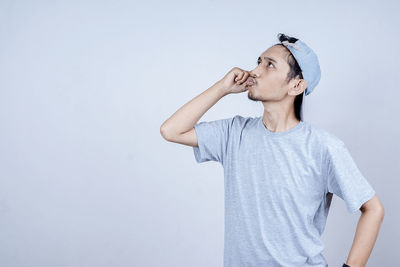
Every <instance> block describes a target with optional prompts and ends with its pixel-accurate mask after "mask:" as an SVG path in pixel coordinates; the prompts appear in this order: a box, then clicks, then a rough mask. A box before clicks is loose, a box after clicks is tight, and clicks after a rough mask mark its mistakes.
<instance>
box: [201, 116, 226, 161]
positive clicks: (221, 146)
mask: <svg viewBox="0 0 400 267" xmlns="http://www.w3.org/2000/svg"><path fill="white" fill-rule="evenodd" d="M233 119H234V118H227V119H220V120H215V121H202V122H199V123H197V124H196V125H195V126H194V129H195V131H196V135H197V143H198V147H195V146H194V147H193V153H194V156H195V159H196V161H197V163H200V162H205V161H210V160H211V161H217V162H220V163H221V164H223V160H224V158H225V154H226V150H227V146H228V140H229V134H230V130H231V127H232V122H233Z"/></svg>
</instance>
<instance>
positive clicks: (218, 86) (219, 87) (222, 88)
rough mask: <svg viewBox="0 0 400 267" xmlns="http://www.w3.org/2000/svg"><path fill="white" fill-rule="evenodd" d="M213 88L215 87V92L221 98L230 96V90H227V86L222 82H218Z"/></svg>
mask: <svg viewBox="0 0 400 267" xmlns="http://www.w3.org/2000/svg"><path fill="white" fill-rule="evenodd" d="M213 87H215V90H217V91H218V92H219V93H220V94H221V97H223V96H226V95H229V92H228V90H227V89H226V88H225V86H224V85H223V84H222V83H221V81H218V82H216V83H215V84H214V85H213Z"/></svg>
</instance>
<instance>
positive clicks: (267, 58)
mask: <svg viewBox="0 0 400 267" xmlns="http://www.w3.org/2000/svg"><path fill="white" fill-rule="evenodd" d="M264 59H265V60H271V61H272V62H275V63H276V64H278V62H277V61H276V60H275V59H273V58H270V57H264ZM259 60H261V57H258V59H257V61H259Z"/></svg>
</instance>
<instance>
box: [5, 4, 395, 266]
mask: <svg viewBox="0 0 400 267" xmlns="http://www.w3.org/2000/svg"><path fill="white" fill-rule="evenodd" d="M399 7H400V4H399V2H398V1H384V2H378V1H330V2H326V1H323V2H322V1H247V2H246V1H231V0H230V1H140V2H139V1H12V0H9V1H6V0H3V1H1V2H0V34H1V38H0V40H1V41H0V123H1V130H0V266H7V267H15V266H23V267H30V266H41V267H42V266H59V267H62V266H96V267H100V266H121V267H122V266H124V267H125V266H222V260H223V234H224V232H223V231H224V228H223V227H224V224H223V223H224V213H223V212H224V202H223V200H224V192H223V169H222V166H221V165H220V164H219V163H217V162H207V163H201V164H198V163H196V162H195V158H194V155H193V150H192V147H188V146H184V145H180V144H175V143H170V142H167V141H166V140H164V139H163V138H162V136H161V135H160V126H161V124H162V123H163V122H164V121H165V120H166V119H168V118H169V117H170V116H171V115H172V114H173V113H174V112H175V111H176V110H177V109H178V108H180V107H181V106H182V105H184V104H185V103H187V102H188V101H190V100H191V99H192V98H194V97H195V96H197V95H198V94H200V93H202V92H203V91H204V90H206V89H207V88H209V87H210V86H211V85H213V84H214V83H215V82H216V81H218V80H219V79H221V78H222V77H223V76H224V75H225V74H226V72H228V71H229V70H230V69H231V68H232V67H240V68H243V69H247V70H250V69H252V68H254V67H255V65H256V61H257V57H258V56H259V55H260V54H261V53H262V52H263V51H265V50H266V49H267V48H268V47H270V46H271V45H273V44H275V43H276V42H277V39H276V34H277V33H278V32H282V33H286V34H289V35H293V36H295V37H297V38H300V39H301V40H303V41H304V42H306V43H307V44H308V45H309V46H310V47H311V48H312V49H313V50H314V51H315V52H316V53H317V55H318V57H319V60H320V65H321V73H322V76H321V81H320V83H319V85H318V86H317V87H316V88H315V90H314V91H313V92H312V94H310V95H309V96H306V99H305V111H304V114H305V120H306V121H308V122H310V123H312V124H314V125H316V126H318V127H320V128H323V129H325V130H327V131H329V132H332V133H333V134H335V135H337V136H338V137H339V138H341V139H342V140H343V141H344V142H345V144H346V145H347V146H348V148H349V150H350V152H351V154H352V156H353V158H354V160H355V161H356V163H357V165H358V167H359V169H360V170H361V172H362V173H363V174H364V175H365V177H366V178H367V180H368V181H369V182H370V184H371V185H372V186H373V187H374V189H375V190H376V192H377V195H378V197H379V198H380V199H381V201H382V203H383V205H384V207H385V212H386V213H385V218H384V221H383V224H382V227H381V231H380V234H379V236H378V239H377V241H376V244H375V248H374V250H373V251H372V255H371V257H370V259H369V262H368V264H367V265H368V266H383V265H388V266H393V265H394V264H395V263H397V262H398V261H397V252H398V251H399V245H398V240H399V238H400V232H399V231H398V228H397V226H398V225H399V223H400V220H399V215H398V214H397V213H396V211H397V208H398V205H397V204H398V203H399V201H398V199H397V192H398V187H399V186H400V183H399V181H398V179H399V175H398V174H399V171H400V164H399V163H400V162H399V156H398V151H399V150H400V141H399V134H400V127H399V123H398V122H399V120H398V114H399V113H400V107H399V105H398V103H399V100H398V99H399V98H400V90H399V83H398V78H399V60H400V55H399V51H398V42H399V41H400V38H399V34H398V29H399V27H400V17H399V16H398V10H399ZM262 113H263V106H262V104H261V103H254V102H252V101H250V100H248V99H247V93H242V94H235V95H228V96H226V97H224V98H223V99H221V101H219V102H218V103H217V104H216V105H215V106H213V107H212V108H211V109H210V110H209V111H208V112H207V113H206V114H205V115H204V116H203V117H202V118H201V119H200V121H211V120H216V119H222V118H228V117H232V116H235V115H237V114H239V115H242V116H252V117H254V116H260V115H262ZM360 214H361V213H357V214H354V215H352V214H349V213H348V212H347V210H346V207H345V203H344V202H343V200H341V199H340V198H338V197H337V196H335V197H334V199H333V202H332V206H331V210H330V213H329V215H328V222H327V225H326V228H325V232H324V234H323V241H324V243H325V246H326V247H325V250H324V252H323V255H324V256H325V257H326V258H327V260H328V263H329V266H341V264H342V263H343V262H344V261H345V260H346V257H347V255H348V252H349V251H350V247H351V244H352V241H353V237H354V233H355V229H356V224H357V221H358V218H359V215H360Z"/></svg>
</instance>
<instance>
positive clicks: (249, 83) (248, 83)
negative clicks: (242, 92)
mask: <svg viewBox="0 0 400 267" xmlns="http://www.w3.org/2000/svg"><path fill="white" fill-rule="evenodd" d="M254 84H256V81H255V80H254V78H253V77H249V78H247V80H246V86H252V85H254Z"/></svg>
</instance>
